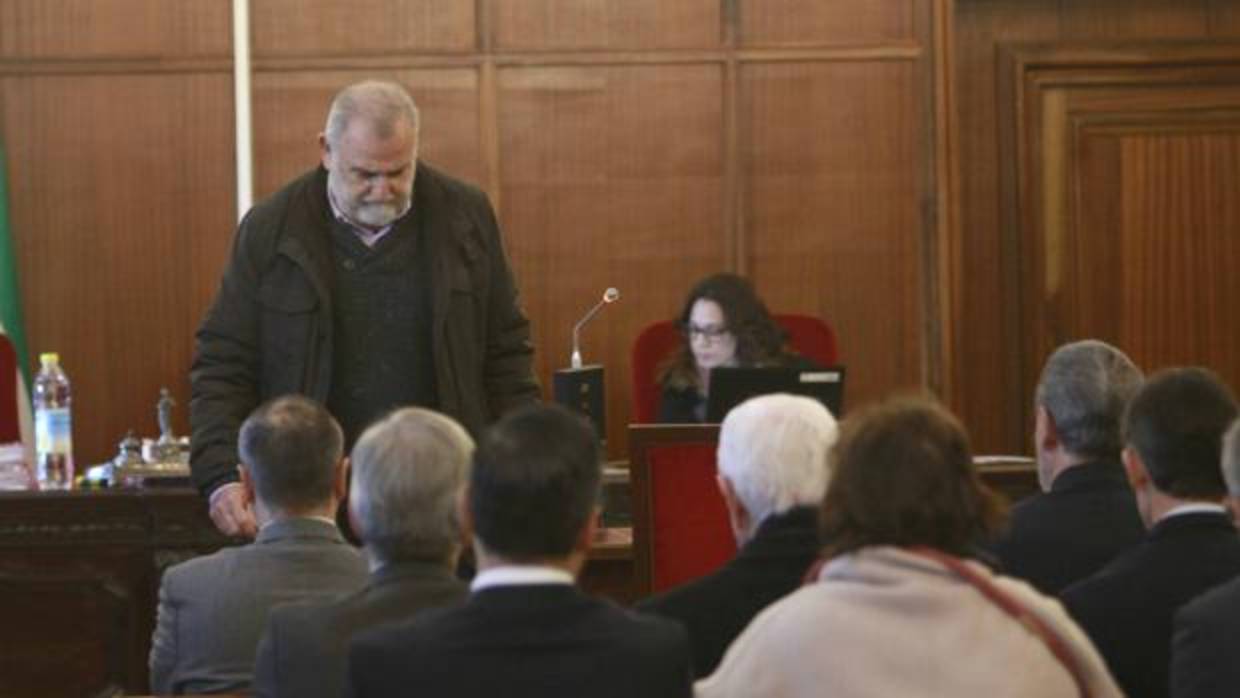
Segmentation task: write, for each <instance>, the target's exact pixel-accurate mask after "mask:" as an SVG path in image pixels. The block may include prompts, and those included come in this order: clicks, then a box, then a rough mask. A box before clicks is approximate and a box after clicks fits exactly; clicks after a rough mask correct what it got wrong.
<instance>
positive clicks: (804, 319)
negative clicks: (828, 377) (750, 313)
mask: <svg viewBox="0 0 1240 698" xmlns="http://www.w3.org/2000/svg"><path fill="white" fill-rule="evenodd" d="M775 320H776V321H777V322H779V324H780V325H782V326H783V327H784V329H786V330H787V331H788V338H789V345H790V346H791V347H792V349H793V350H794V351H796V352H798V353H800V354H802V355H803V356H806V357H808V358H810V359H812V360H814V361H815V362H817V363H819V364H821V365H823V366H832V365H835V364H836V363H838V361H839V355H838V351H837V348H836V342H835V333H834V332H833V331H832V330H831V328H830V327H829V326H828V325H827V324H826V323H825V322H823V321H822V320H819V319H818V318H815V317H810V316H807V315H776V316H775ZM680 341H681V340H680V333H679V332H678V331H677V330H676V328H675V326H674V325H673V324H672V323H671V322H669V321H663V322H657V323H655V324H653V325H650V326H649V327H647V328H646V329H645V330H644V331H642V333H641V334H640V335H638V338H637V341H636V343H635V344H634V345H633V357H632V359H633V364H632V369H633V393H632V394H633V415H634V419H633V421H634V422H636V424H633V425H630V426H629V456H630V471H629V475H630V487H631V501H632V506H633V552H634V562H635V573H636V574H635V576H636V583H635V586H636V591H637V593H638V594H639V595H641V596H644V595H646V594H649V593H651V592H658V591H662V590H664V589H667V588H669V587H673V586H676V585H678V584H683V583H684V582H687V581H691V580H693V579H696V578H698V577H701V576H703V575H705V574H708V573H710V572H712V571H714V570H715V569H717V568H719V566H721V565H722V564H724V563H725V562H727V561H728V560H730V559H731V558H732V557H733V556H734V555H735V554H736V542H735V540H734V538H733V536H732V531H731V528H730V526H729V524H728V516H727V509H726V508H725V506H724V503H723V497H722V495H720V494H719V490H718V487H717V486H716V484H715V470H716V468H715V449H716V445H717V441H718V436H719V427H718V425H696V424H695V425H674V426H673V425H653V424H643V423H648V422H653V421H655V420H656V419H657V417H658V414H659V392H660V391H659V387H658V384H657V383H656V381H655V370H656V369H657V367H658V365H659V363H661V362H662V361H663V359H664V357H666V356H668V355H669V354H670V353H671V352H672V351H673V350H674V349H675V348H676V347H677V345H678V344H679V342H680Z"/></svg>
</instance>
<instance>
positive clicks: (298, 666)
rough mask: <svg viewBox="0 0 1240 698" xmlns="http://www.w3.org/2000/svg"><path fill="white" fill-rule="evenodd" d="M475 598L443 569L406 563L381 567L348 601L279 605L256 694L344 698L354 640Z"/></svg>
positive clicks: (258, 666) (263, 648)
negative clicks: (375, 629) (423, 612)
mask: <svg viewBox="0 0 1240 698" xmlns="http://www.w3.org/2000/svg"><path fill="white" fill-rule="evenodd" d="M467 592H468V588H467V587H466V586H465V583H464V582H462V581H460V580H459V579H457V578H456V576H455V575H453V574H452V570H451V569H450V568H448V567H446V566H445V565H444V564H443V563H433V562H401V563H392V564H389V565H385V566H383V567H381V568H379V569H378V570H376V571H375V572H374V573H372V574H371V576H370V582H369V583H368V584H367V585H366V588H365V589H362V590H361V591H358V592H356V593H353V594H350V595H348V596H344V597H342V598H339V599H334V600H331V601H319V602H307V603H296V604H286V605H283V606H277V607H276V608H275V610H273V611H272V612H271V614H270V616H269V617H268V620H267V631H266V633H265V634H264V635H263V639H262V642H260V643H259V645H258V659H257V660H256V661H255V666H254V695H256V696H263V697H266V698H271V697H272V696H289V697H290V698H315V697H316V696H322V698H338V696H340V695H341V694H342V693H343V692H344V686H345V666H346V659H347V654H346V653H347V651H348V648H349V640H350V639H352V638H353V636H354V635H356V634H358V633H359V632H362V631H363V630H367V629H369V628H373V627H377V626H379V625H382V624H384V623H395V622H399V621H401V620H408V619H409V618H411V617H412V616H413V615H414V614H415V613H417V612H418V611H421V610H423V609H426V608H432V607H436V606H448V605H451V604H455V603H457V602H459V601H461V600H462V599H464V598H465V595H466V593H467Z"/></svg>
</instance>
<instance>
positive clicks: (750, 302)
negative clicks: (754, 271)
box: [659, 272, 787, 388]
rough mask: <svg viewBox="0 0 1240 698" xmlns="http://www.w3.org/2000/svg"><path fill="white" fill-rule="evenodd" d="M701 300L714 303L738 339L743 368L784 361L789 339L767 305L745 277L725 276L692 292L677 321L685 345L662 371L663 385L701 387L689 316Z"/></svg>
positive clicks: (710, 279) (714, 277)
mask: <svg viewBox="0 0 1240 698" xmlns="http://www.w3.org/2000/svg"><path fill="white" fill-rule="evenodd" d="M699 300H709V301H714V302H715V303H718V304H719V308H720V309H721V310H722V311H723V321H724V324H725V327H726V329H727V330H728V332H731V333H732V336H734V337H736V359H737V362H738V363H739V364H740V365H741V366H762V365H768V364H775V363H780V362H781V361H782V360H783V358H784V353H783V347H784V342H785V340H786V339H787V333H786V332H784V330H783V328H781V327H780V326H779V325H778V324H776V322H775V320H774V319H773V318H772V317H771V314H770V313H769V312H767V310H766V305H764V304H763V303H762V299H761V298H758V294H757V293H756V292H755V291H754V288H753V285H752V284H750V283H749V281H748V280H746V279H745V278H743V277H740V276H737V275H736V274H731V273H728V272H721V273H719V274H713V275H711V276H708V277H706V278H705V279H702V280H701V281H699V282H697V285H695V286H694V287H693V289H692V290H690V291H689V296H688V297H687V298H685V304H684V307H683V308H681V311H680V315H679V316H678V317H677V318H676V325H677V327H679V328H680V330H681V333H682V336H683V341H682V342H681V345H680V348H679V349H677V350H676V351H675V352H674V353H673V354H672V356H671V357H670V358H668V360H667V361H666V362H665V363H664V364H663V365H662V366H661V367H660V369H659V383H660V384H662V385H667V386H671V387H674V388H687V387H690V386H696V385H697V384H698V373H697V366H696V365H695V362H694V359H693V351H692V349H690V347H689V336H688V334H687V330H688V327H689V315H690V314H691V313H692V312H693V305H694V304H695V303H697V302H698V301H699Z"/></svg>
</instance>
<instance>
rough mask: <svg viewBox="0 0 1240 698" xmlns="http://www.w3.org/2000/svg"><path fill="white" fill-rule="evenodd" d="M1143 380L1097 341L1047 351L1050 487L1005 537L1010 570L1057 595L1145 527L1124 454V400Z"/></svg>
mask: <svg viewBox="0 0 1240 698" xmlns="http://www.w3.org/2000/svg"><path fill="white" fill-rule="evenodd" d="M1142 380H1143V377H1142V374H1141V370H1140V369H1138V368H1137V367H1136V366H1135V365H1134V364H1133V363H1132V361H1131V360H1129V358H1128V357H1127V356H1125V355H1124V353H1123V352H1122V351H1120V350H1119V349H1116V348H1115V347H1113V346H1111V345H1110V344H1107V343H1105V342H1100V341H1097V340H1084V341H1079V342H1072V343H1070V344H1065V345H1063V346H1062V347H1060V348H1059V349H1057V350H1055V352H1054V353H1052V354H1051V355H1050V357H1049V358H1048V359H1047V360H1046V365H1045V366H1044V367H1043V369H1042V376H1041V378H1040V379H1039V380H1038V387H1037V393H1036V395H1035V398H1034V400H1035V423H1034V449H1035V451H1036V453H1037V459H1038V481H1039V482H1040V483H1041V485H1042V489H1043V493H1042V494H1038V495H1035V496H1033V497H1030V498H1029V499H1026V500H1024V501H1022V502H1020V503H1019V504H1017V505H1016V506H1015V507H1014V508H1013V510H1012V516H1011V521H1010V525H1009V527H1008V530H1007V531H1006V532H1005V533H1004V535H1003V536H1002V537H1001V538H1000V540H999V541H998V543H997V544H996V546H995V552H996V554H997V555H998V557H999V560H1000V561H1001V562H1002V564H1003V569H1004V571H1005V572H1007V573H1008V574H1010V575H1012V576H1014V577H1020V578H1022V579H1025V580H1027V581H1029V582H1030V583H1032V584H1033V585H1034V586H1035V587H1037V588H1038V589H1039V590H1041V591H1042V592H1044V593H1047V594H1057V593H1059V592H1060V591H1061V590H1062V589H1063V588H1065V587H1066V586H1068V585H1069V584H1071V583H1072V582H1075V581H1077V580H1080V579H1084V578H1085V577H1088V576H1089V575H1091V574H1093V573H1094V572H1096V571H1098V570H1099V569H1101V568H1102V567H1103V565H1105V564H1107V563H1108V562H1110V561H1111V560H1112V559H1114V558H1115V556H1116V555H1118V554H1119V553H1120V552H1122V551H1124V550H1126V549H1128V548H1129V547H1131V546H1133V545H1136V544H1137V543H1138V542H1139V541H1140V540H1141V539H1142V538H1143V537H1144V536H1145V527H1144V525H1142V523H1141V517H1140V515H1139V514H1138V513H1137V506H1136V500H1135V499H1134V497H1133V493H1132V489H1131V488H1130V487H1129V486H1128V482H1127V479H1126V478H1125V476H1124V468H1123V465H1122V464H1121V463H1120V450H1121V449H1122V447H1123V443H1122V438H1121V435H1120V431H1121V425H1122V421H1123V416H1124V408H1125V407H1126V406H1127V405H1128V402H1129V401H1130V400H1131V399H1132V396H1133V395H1135V394H1136V392H1137V390H1138V389H1139V388H1140V387H1141V383H1142Z"/></svg>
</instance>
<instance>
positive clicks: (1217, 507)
mask: <svg viewBox="0 0 1240 698" xmlns="http://www.w3.org/2000/svg"><path fill="white" fill-rule="evenodd" d="M1182 514H1224V515H1226V514H1227V508H1226V507H1224V506H1223V505H1222V504H1210V503H1208V502H1193V503H1192V504H1181V505H1179V506H1177V507H1172V508H1171V509H1169V510H1168V511H1167V513H1165V514H1163V515H1162V516H1160V517H1159V518H1158V520H1159V521H1166V520H1167V519H1169V518H1171V517H1172V516H1180V515H1182Z"/></svg>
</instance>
